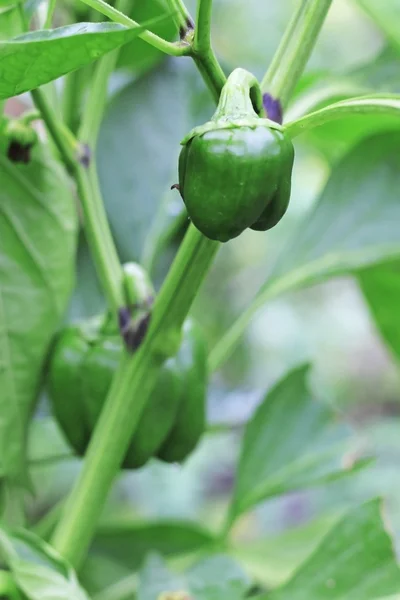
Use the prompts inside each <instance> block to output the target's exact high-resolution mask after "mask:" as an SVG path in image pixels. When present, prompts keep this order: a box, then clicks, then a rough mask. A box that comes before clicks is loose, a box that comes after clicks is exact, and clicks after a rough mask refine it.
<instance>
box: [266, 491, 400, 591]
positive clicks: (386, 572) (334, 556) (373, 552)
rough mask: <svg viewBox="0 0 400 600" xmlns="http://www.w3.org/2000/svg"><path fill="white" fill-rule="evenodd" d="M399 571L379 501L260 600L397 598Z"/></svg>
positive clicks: (348, 520)
mask: <svg viewBox="0 0 400 600" xmlns="http://www.w3.org/2000/svg"><path fill="white" fill-rule="evenodd" d="M399 589H400V570H399V567H398V565H397V564H396V560H395V556H394V551H393V546H392V541H391V539H390V537H389V535H388V534H387V532H386V531H385V529H384V526H383V522H382V517H381V514H380V502H379V501H378V500H373V501H370V502H367V503H365V504H363V505H361V506H359V507H357V508H355V509H352V510H351V511H349V512H348V513H347V514H346V515H345V517H344V518H343V519H342V520H341V521H340V522H339V523H337V524H336V525H335V526H334V527H333V528H332V530H331V531H330V532H329V533H328V534H327V535H326V537H325V538H324V539H323V540H322V542H321V543H320V545H319V546H318V548H317V549H316V550H315V552H314V553H313V554H312V555H311V556H310V557H309V558H308V559H307V560H306V562H305V563H304V564H303V565H302V566H301V567H300V568H299V569H298V571H297V572H296V573H295V575H294V576H293V577H292V578H291V579H290V581H288V582H287V583H286V584H284V585H283V586H282V587H281V588H279V589H277V590H276V591H274V592H272V593H270V594H266V595H264V596H261V597H259V598H260V600H264V598H265V600H310V599H313V600H314V599H315V600H317V599H318V600H361V599H362V600H374V599H376V598H381V597H382V596H386V595H390V594H395V593H398V591H399Z"/></svg>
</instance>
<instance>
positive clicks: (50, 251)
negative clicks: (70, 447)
mask: <svg viewBox="0 0 400 600" xmlns="http://www.w3.org/2000/svg"><path fill="white" fill-rule="evenodd" d="M0 179H1V189H0V324H1V328H0V388H1V390H2V392H1V395H0V457H1V462H2V471H3V472H4V474H5V475H6V476H8V477H10V478H16V479H19V480H21V476H22V473H23V472H24V464H25V460H24V457H25V438H26V429H27V425H28V421H29V417H30V415H31V412H32V408H33V404H34V401H35V399H36V395H37V392H38V389H39V385H40V381H41V373H42V368H43V364H44V360H45V356H46V353H47V350H48V347H49V343H50V341H51V338H52V335H53V333H54V331H55V329H56V327H57V325H58V323H59V321H60V319H61V317H62V315H63V313H64V311H65V308H66V304H67V301H68V299H69V296H70V293H71V290H72V286H73V281H74V259H75V248H76V232H77V219H76V208H75V201H74V198H73V195H72V191H71V189H70V183H69V180H68V179H67V177H66V175H65V173H64V171H63V170H62V168H61V166H60V165H59V164H58V163H57V162H56V161H55V160H54V159H53V158H52V157H51V155H50V153H49V151H48V149H47V148H46V147H45V146H43V145H38V146H36V147H35V149H34V150H33V154H32V160H31V161H30V163H29V164H28V165H17V164H13V163H11V162H10V161H9V160H8V159H7V158H6V157H5V156H4V154H3V153H0Z"/></svg>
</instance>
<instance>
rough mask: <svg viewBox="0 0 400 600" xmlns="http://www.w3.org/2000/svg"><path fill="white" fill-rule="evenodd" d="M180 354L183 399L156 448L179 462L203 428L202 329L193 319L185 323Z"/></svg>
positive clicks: (204, 356) (166, 458)
mask: <svg viewBox="0 0 400 600" xmlns="http://www.w3.org/2000/svg"><path fill="white" fill-rule="evenodd" d="M179 355H180V357H181V365H180V366H181V372H182V374H183V375H184V377H183V380H182V384H183V385H182V392H181V393H182V401H181V403H180V409H179V412H178V414H177V416H176V419H175V423H174V425H173V427H172V430H171V431H170V432H169V434H168V437H167V439H166V440H165V442H164V444H163V445H162V446H161V448H160V449H159V451H158V452H157V457H158V458H160V459H161V460H163V461H165V462H172V463H173V462H182V461H183V460H184V459H185V458H186V457H187V456H188V455H189V454H191V453H192V452H193V450H194V448H195V447H196V445H197V443H198V441H199V440H200V438H201V436H202V434H203V432H204V430H205V428H206V403H205V401H204V399H205V398H206V396H207V353H206V347H205V345H204V343H203V342H202V337H201V331H200V328H199V327H198V325H196V324H195V323H194V322H193V321H191V320H187V321H186V322H185V324H184V330H183V339H182V345H181V347H180V351H179Z"/></svg>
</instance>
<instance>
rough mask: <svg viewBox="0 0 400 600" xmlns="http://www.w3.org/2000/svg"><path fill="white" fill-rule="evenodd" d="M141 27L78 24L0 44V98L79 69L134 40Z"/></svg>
mask: <svg viewBox="0 0 400 600" xmlns="http://www.w3.org/2000/svg"><path fill="white" fill-rule="evenodd" d="M143 30H144V27H133V28H127V27H123V26H122V25H118V24H116V23H77V24H75V25H68V26H66V27H59V28H57V29H54V30H43V31H34V32H33V33H27V34H25V35H21V36H18V37H16V38H14V39H12V40H10V41H3V42H0V99H5V98H10V97H12V96H17V95H18V94H22V93H23V92H27V91H29V90H33V89H35V88H37V87H39V86H41V85H43V84H44V83H48V82H49V81H52V80H53V79H57V78H58V77H61V76H62V75H65V74H66V73H70V72H71V71H75V70H76V69H80V68H81V67H84V66H85V65H88V64H90V63H91V62H93V61H94V60H97V59H98V58H100V57H101V56H103V55H104V54H107V52H110V51H111V50H114V49H115V48H119V47H120V46H123V44H126V43H127V42H130V41H131V40H133V39H134V38H135V37H137V36H138V35H139V34H140V33H141V32H142V31H143Z"/></svg>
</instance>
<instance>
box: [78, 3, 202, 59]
mask: <svg viewBox="0 0 400 600" xmlns="http://www.w3.org/2000/svg"><path fill="white" fill-rule="evenodd" d="M82 2H84V3H85V4H87V5H88V6H90V7H91V8H94V9H95V10H97V11H98V12H100V13H101V14H102V15H104V16H105V17H108V18H109V19H110V20H111V21H114V22H115V23H119V24H120V25H125V26H126V27H140V25H139V23H137V22H136V21H134V20H133V19H130V18H129V17H128V16H127V15H124V13H122V12H120V11H119V10H117V9H116V8H114V7H113V6H111V5H110V4H107V2H104V1H103V0H82ZM139 37H140V38H141V39H142V40H144V41H145V42H147V43H148V44H150V45H151V46H154V47H155V48H157V49H158V50H161V52H164V53H165V54H169V55H170V56H185V55H188V54H189V52H190V46H189V45H188V44H182V43H180V42H179V43H172V42H167V41H166V40H164V39H163V38H161V37H160V36H158V35H156V34H155V33H152V32H151V31H148V30H144V31H143V32H142V33H140V34H139Z"/></svg>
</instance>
